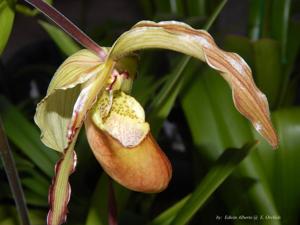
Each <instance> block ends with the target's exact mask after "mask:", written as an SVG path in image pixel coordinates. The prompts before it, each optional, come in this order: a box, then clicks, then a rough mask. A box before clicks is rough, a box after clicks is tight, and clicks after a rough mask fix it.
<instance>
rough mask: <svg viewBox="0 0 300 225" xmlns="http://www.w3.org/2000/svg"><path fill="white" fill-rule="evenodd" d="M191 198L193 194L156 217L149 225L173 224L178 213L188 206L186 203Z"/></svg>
mask: <svg viewBox="0 0 300 225" xmlns="http://www.w3.org/2000/svg"><path fill="white" fill-rule="evenodd" d="M190 197H191V194H189V195H187V196H186V197H184V198H182V199H181V200H179V201H178V202H176V204H174V205H172V206H171V207H169V208H168V209H166V210H165V211H163V212H162V213H160V214H159V215H158V216H157V217H155V218H154V219H153V220H152V222H151V223H149V224H148V225H168V224H170V223H171V222H172V220H173V219H174V218H175V216H176V215H177V213H178V212H179V210H180V209H182V207H183V206H184V205H185V204H186V202H187V201H188V200H189V198H190Z"/></svg>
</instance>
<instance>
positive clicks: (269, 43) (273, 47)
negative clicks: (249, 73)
mask: <svg viewBox="0 0 300 225" xmlns="http://www.w3.org/2000/svg"><path fill="white" fill-rule="evenodd" d="M253 50H254V71H255V78H256V82H257V85H258V87H260V88H261V90H262V91H263V92H264V93H265V94H266V96H267V98H268V100H269V103H270V107H271V108H274V107H275V106H276V104H277V103H278V98H279V94H280V91H281V84H282V80H283V76H282V72H283V71H282V67H281V55H280V45H279V43H278V42H276V41H273V40H269V39H261V40H258V41H256V42H254V43H253ZM265 59H268V60H267V61H266V62H265V63H262V62H263V61H264V60H265ZM270 81H272V82H270Z"/></svg>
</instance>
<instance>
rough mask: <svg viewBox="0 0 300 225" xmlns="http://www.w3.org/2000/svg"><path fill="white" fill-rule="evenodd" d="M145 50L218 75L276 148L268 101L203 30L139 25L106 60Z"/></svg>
mask: <svg viewBox="0 0 300 225" xmlns="http://www.w3.org/2000/svg"><path fill="white" fill-rule="evenodd" d="M147 48H164V49H169V50H174V51H178V52H182V53H184V54H187V55H190V56H193V57H196V58H198V59H200V60H202V61H204V62H206V63H207V64H208V65H209V66H211V67H212V68H213V69H215V70H217V71H219V72H220V74H221V76H223V78H224V79H225V80H226V81H227V82H228V83H229V85H230V87H231V88H232V95H233V100H234V104H235V107H236V108H237V110H238V111H239V112H240V113H241V114H243V115H244V116H245V117H246V118H248V119H249V120H250V121H251V123H252V124H253V126H254V127H255V129H256V130H257V131H258V132H259V133H260V134H261V135H262V136H263V137H264V138H265V139H266V140H267V141H268V142H269V143H270V144H271V145H272V146H273V147H274V148H275V147H277V145H278V138H277V135H276V132H275V130H274V128H273V126H272V123H271V120H270V115H269V106H268V102H267V98H266V96H265V95H264V94H263V93H262V92H261V91H260V90H259V89H258V88H257V87H256V85H255V83H254V81H253V78H252V72H251V69H250V68H249V66H248V65H247V63H246V62H245V61H244V60H243V59H242V58H241V57H240V56H239V55H237V54H235V53H231V52H225V51H223V50H221V49H219V48H218V46H217V45H216V44H215V42H214V40H213V38H212V37H211V36H210V35H209V34H208V33H207V32H206V31H205V30H195V29H193V28H192V27H190V26H188V25H186V24H184V23H179V22H174V21H168V22H160V23H154V22H151V21H142V22H139V23H137V24H136V25H135V26H134V27H133V28H132V29H131V30H129V31H128V32H126V33H124V34H123V35H122V36H121V37H120V38H119V39H118V40H117V41H116V42H115V44H114V45H113V47H112V48H111V50H110V53H109V56H108V57H109V58H112V59H113V60H118V59H120V58H122V57H123V56H125V55H127V54H129V53H131V52H133V51H136V50H140V49H147ZM199 104H201V103H199Z"/></svg>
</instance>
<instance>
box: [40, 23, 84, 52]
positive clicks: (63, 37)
mask: <svg viewBox="0 0 300 225" xmlns="http://www.w3.org/2000/svg"><path fill="white" fill-rule="evenodd" d="M39 24H40V25H41V26H42V27H43V28H44V29H45V30H46V31H47V33H48V34H49V36H50V37H51V38H52V40H53V41H54V42H55V44H56V45H57V46H58V48H59V49H60V50H61V51H62V52H63V53H64V54H65V55H67V56H69V55H72V54H74V53H75V52H77V51H79V50H80V47H79V46H78V44H77V43H76V42H75V41H73V39H72V38H70V36H69V35H67V34H66V33H65V32H63V31H62V30H61V29H59V28H58V27H56V26H54V25H51V24H50V23H47V22H44V21H41V20H39Z"/></svg>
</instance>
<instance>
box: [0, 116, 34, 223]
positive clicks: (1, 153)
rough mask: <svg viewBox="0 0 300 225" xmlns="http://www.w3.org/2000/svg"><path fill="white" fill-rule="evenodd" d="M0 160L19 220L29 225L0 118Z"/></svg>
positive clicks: (17, 177) (23, 199) (21, 192)
mask: <svg viewBox="0 0 300 225" xmlns="http://www.w3.org/2000/svg"><path fill="white" fill-rule="evenodd" d="M0 158H1V160H2V162H3V166H4V169H5V173H6V176H7V179H8V182H9V186H10V189H11V192H12V195H13V197H14V201H15V204H16V208H17V211H18V214H19V219H20V221H22V224H24V225H30V221H29V216H28V209H27V205H26V200H25V196H24V192H23V188H22V186H21V182H20V177H19V173H18V170H17V168H16V163H15V160H14V157H13V154H12V151H11V148H10V146H9V143H8V140H7V136H6V134H5V130H4V127H3V123H2V118H1V117H0Z"/></svg>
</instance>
